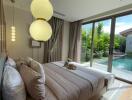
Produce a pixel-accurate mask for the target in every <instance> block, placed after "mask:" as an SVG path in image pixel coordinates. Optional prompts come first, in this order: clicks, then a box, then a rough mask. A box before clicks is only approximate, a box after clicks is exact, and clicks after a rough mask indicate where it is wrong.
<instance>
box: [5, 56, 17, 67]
mask: <svg viewBox="0 0 132 100" xmlns="http://www.w3.org/2000/svg"><path fill="white" fill-rule="evenodd" d="M5 64H6V65H9V66H12V67H14V68H16V62H15V61H14V60H13V59H12V58H10V57H8V59H7V61H6V63H5Z"/></svg>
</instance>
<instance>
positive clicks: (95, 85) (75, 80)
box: [43, 62, 107, 100]
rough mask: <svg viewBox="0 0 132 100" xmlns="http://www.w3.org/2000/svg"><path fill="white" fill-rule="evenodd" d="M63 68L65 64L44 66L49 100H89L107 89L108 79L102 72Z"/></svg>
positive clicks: (55, 63)
mask: <svg viewBox="0 0 132 100" xmlns="http://www.w3.org/2000/svg"><path fill="white" fill-rule="evenodd" d="M63 66H64V62H52V63H47V64H44V65H43V67H44V70H45V74H46V87H47V95H46V99H48V100H89V99H90V98H91V97H93V96H94V95H96V94H99V93H100V92H101V91H102V89H103V88H104V87H106V83H105V82H106V80H107V79H106V77H105V75H104V74H102V73H100V72H96V71H92V70H88V69H85V68H81V67H77V69H76V70H69V69H66V68H65V67H63ZM49 98H50V99H49Z"/></svg>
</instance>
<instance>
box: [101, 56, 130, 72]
mask: <svg viewBox="0 0 132 100" xmlns="http://www.w3.org/2000/svg"><path fill="white" fill-rule="evenodd" d="M100 63H101V64H104V65H107V64H108V61H102V62H100ZM112 66H113V67H115V68H118V69H124V70H128V71H132V56H123V57H120V58H116V59H113V61H112Z"/></svg>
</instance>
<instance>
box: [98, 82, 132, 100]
mask: <svg viewBox="0 0 132 100" xmlns="http://www.w3.org/2000/svg"><path fill="white" fill-rule="evenodd" d="M101 100H132V85H131V84H128V83H125V82H122V81H119V80H115V82H114V83H113V85H112V86H111V87H110V88H109V89H108V92H106V93H105V94H104V95H103V98H102V99H101Z"/></svg>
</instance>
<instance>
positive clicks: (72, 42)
mask: <svg viewBox="0 0 132 100" xmlns="http://www.w3.org/2000/svg"><path fill="white" fill-rule="evenodd" d="M80 52H81V20H80V21H76V22H71V23H70V34H69V54H68V58H70V59H72V60H73V61H75V62H79V61H80Z"/></svg>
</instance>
